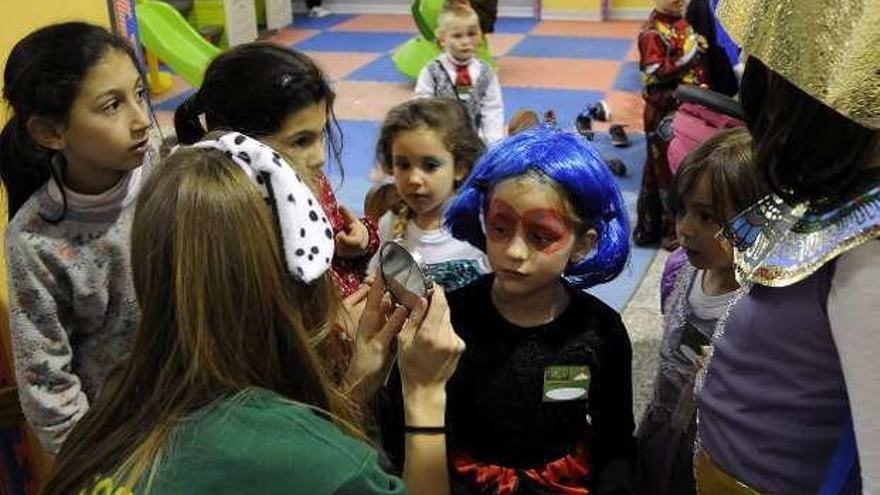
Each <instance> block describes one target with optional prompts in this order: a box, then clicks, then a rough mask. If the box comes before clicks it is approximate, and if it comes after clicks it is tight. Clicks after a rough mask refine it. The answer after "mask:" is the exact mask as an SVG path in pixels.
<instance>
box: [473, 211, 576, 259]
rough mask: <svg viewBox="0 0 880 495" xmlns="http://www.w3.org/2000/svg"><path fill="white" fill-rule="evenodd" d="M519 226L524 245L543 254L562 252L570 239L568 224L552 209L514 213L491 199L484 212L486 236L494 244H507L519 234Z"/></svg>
mask: <svg viewBox="0 0 880 495" xmlns="http://www.w3.org/2000/svg"><path fill="white" fill-rule="evenodd" d="M520 226H521V227H522V235H524V236H525V241H526V243H527V244H528V245H529V246H531V247H532V248H533V249H535V250H538V251H541V252H542V253H544V254H552V253H555V252H556V251H559V250H560V249H563V248H565V247H566V246H567V245H568V243H569V241H570V240H571V237H572V236H573V232H572V226H571V221H570V220H569V219H568V218H567V217H566V216H565V215H564V214H562V213H561V212H559V211H557V210H555V209H552V208H535V209H530V210H526V211H524V212H523V213H522V214H519V213H517V212H516V210H514V209H513V207H512V206H510V204H508V203H507V202H506V201H504V200H501V199H493V200H492V202H491V203H490V204H489V210H488V211H487V212H486V236H487V237H489V239H491V240H492V241H493V242H504V243H506V242H510V241H511V240H513V238H514V237H515V236H516V235H518V234H519V232H520Z"/></svg>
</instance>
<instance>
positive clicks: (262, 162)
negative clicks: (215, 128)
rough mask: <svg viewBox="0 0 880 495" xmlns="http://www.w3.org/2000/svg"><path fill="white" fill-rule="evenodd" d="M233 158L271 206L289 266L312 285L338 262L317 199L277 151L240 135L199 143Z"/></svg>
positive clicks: (325, 218) (297, 275)
mask: <svg viewBox="0 0 880 495" xmlns="http://www.w3.org/2000/svg"><path fill="white" fill-rule="evenodd" d="M193 147H196V148H213V149H216V150H220V151H223V152H224V153H226V155H227V156H229V157H230V158H232V161H234V162H235V163H236V164H237V165H238V166H239V167H241V169H242V170H244V172H245V173H246V174H247V176H248V177H249V178H250V179H251V180H252V181H253V182H254V183H255V184H256V185H257V188H258V189H259V190H260V192H261V193H262V194H263V197H264V198H265V199H266V202H268V203H269V205H270V206H271V207H272V210H273V212H274V213H275V217H276V219H277V220H278V224H279V227H280V229H279V230H280V232H281V243H282V246H283V247H284V257H285V260H286V261H287V268H288V270H290V273H291V274H292V275H293V276H294V277H296V278H297V279H299V280H301V281H303V282H305V283H309V282H312V281H314V280H315V279H317V278H318V277H320V276H321V275H323V274H324V272H325V271H327V269H328V268H329V267H330V261H331V260H332V259H333V230H332V229H331V228H330V222H329V221H328V220H327V216H326V215H325V214H324V209H323V208H322V207H321V205H320V204H319V203H318V200H317V199H316V198H315V195H314V194H312V191H311V190H310V189H309V187H308V186H307V185H306V184H305V183H304V182H303V180H302V179H301V178H300V177H299V175H297V173H296V172H294V170H293V168H291V167H290V166H289V165H288V164H287V162H286V161H285V160H284V158H282V157H281V155H280V154H278V152H276V151H275V150H273V149H272V148H270V147H268V146H266V145H265V144H263V143H261V142H259V141H257V140H256V139H253V138H249V137H247V136H245V135H244V134H240V133H237V132H233V133H229V134H225V135H223V136H221V137H220V138H218V139H216V140H209V141H200V142H198V143H195V144H194V145H193Z"/></svg>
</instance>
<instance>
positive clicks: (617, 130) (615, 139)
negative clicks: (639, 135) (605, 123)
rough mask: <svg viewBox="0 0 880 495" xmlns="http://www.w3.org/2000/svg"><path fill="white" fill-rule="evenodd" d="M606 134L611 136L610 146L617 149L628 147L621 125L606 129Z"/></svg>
mask: <svg viewBox="0 0 880 495" xmlns="http://www.w3.org/2000/svg"><path fill="white" fill-rule="evenodd" d="M608 134H610V135H611V144H613V145H614V146H617V147H618V148H626V147H627V146H629V138H628V137H627V136H626V131H624V130H623V126H622V125H620V124H614V125H612V126H611V127H609V128H608Z"/></svg>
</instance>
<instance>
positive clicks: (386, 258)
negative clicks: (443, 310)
mask: <svg viewBox="0 0 880 495" xmlns="http://www.w3.org/2000/svg"><path fill="white" fill-rule="evenodd" d="M379 271H380V272H381V274H382V280H384V281H385V287H386V288H387V289H388V291H389V292H390V293H391V295H392V296H393V297H394V300H395V301H396V302H397V303H399V304H402V305H404V306H406V307H407V308H410V309H412V308H413V307H415V305H416V302H417V301H418V300H419V298H420V297H424V298H430V297H431V290H432V288H433V285H434V282H433V281H432V280H431V277H430V276H429V275H428V273H427V271H426V270H425V266H424V264H423V263H422V257H421V256H420V255H419V253H418V252H417V251H415V250H410V249H409V248H407V246H405V245H404V244H403V243H402V242H400V241H388V242H386V243H385V244H383V245H382V249H381V250H380V252H379Z"/></svg>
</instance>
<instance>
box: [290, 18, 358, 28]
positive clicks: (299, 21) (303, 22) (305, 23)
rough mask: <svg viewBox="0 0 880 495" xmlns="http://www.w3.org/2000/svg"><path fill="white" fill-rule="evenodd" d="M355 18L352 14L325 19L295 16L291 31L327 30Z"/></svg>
mask: <svg viewBox="0 0 880 495" xmlns="http://www.w3.org/2000/svg"><path fill="white" fill-rule="evenodd" d="M355 17H357V16H356V15H352V14H330V15H328V16H326V17H309V16H308V15H306V14H297V15H296V16H294V19H293V25H292V26H291V28H292V29H319V30H322V31H323V30H324V29H329V28H332V27H333V26H335V25H337V24H340V23H343V22H345V21H348V20H350V19H354V18H355Z"/></svg>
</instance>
